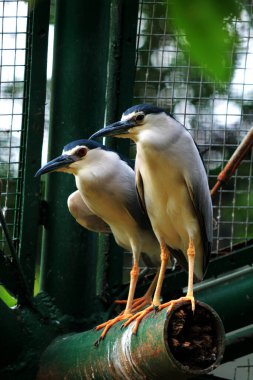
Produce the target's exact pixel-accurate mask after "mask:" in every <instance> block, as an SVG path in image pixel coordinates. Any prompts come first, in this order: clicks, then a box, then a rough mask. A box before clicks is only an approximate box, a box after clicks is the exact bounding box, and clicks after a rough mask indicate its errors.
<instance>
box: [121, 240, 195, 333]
mask: <svg viewBox="0 0 253 380" xmlns="http://www.w3.org/2000/svg"><path fill="white" fill-rule="evenodd" d="M161 248H162V250H161V258H162V257H163V259H162V265H161V269H160V274H159V278H160V279H161V278H162V280H163V277H164V273H163V274H161V272H163V270H164V268H162V267H163V260H164V259H165V262H166V251H167V253H168V250H167V247H166V245H165V244H164V243H163V245H162V244H161ZM187 256H188V271H189V273H188V290H187V294H186V296H185V297H180V298H179V299H176V300H171V301H169V302H166V303H163V304H162V305H161V304H160V305H159V306H158V307H157V309H158V311H160V310H162V309H164V308H166V307H169V309H168V313H169V312H170V311H171V310H172V309H173V306H174V305H175V304H177V303H179V302H182V301H191V304H192V311H194V310H195V299H194V296H193V273H194V259H195V247H194V243H193V240H192V239H190V240H189V246H188V250H187ZM160 275H161V276H160ZM162 276H163V277H162ZM161 285H162V281H161V283H160V282H159V279H158V283H157V287H156V292H155V296H156V297H157V298H156V299H155V296H154V300H153V305H157V302H158V301H159V303H160V292H161ZM152 310H154V306H149V307H147V308H146V309H144V310H143V311H140V312H139V313H136V314H135V315H133V316H132V317H131V318H130V319H128V320H127V321H126V322H125V323H124V324H123V326H124V327H126V326H128V325H129V324H130V323H131V322H132V321H134V320H135V326H134V329H133V333H134V334H136V333H137V330H138V327H139V324H140V322H141V321H142V319H143V318H144V317H145V315H147V314H149V313H150V312H151V311H152Z"/></svg>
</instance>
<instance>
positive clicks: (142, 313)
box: [122, 296, 195, 335]
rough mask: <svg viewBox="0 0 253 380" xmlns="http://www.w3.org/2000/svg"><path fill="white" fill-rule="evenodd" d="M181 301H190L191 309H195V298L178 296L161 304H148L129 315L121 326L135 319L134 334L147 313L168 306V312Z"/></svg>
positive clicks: (125, 325)
mask: <svg viewBox="0 0 253 380" xmlns="http://www.w3.org/2000/svg"><path fill="white" fill-rule="evenodd" d="M182 301H190V302H191V304H192V311H194V310H195V299H194V297H192V296H185V297H180V298H178V299H177V300H171V301H169V302H166V303H163V304H161V305H159V306H155V305H151V306H148V307H147V308H146V309H144V310H142V311H139V312H138V313H136V314H134V315H133V316H132V317H130V318H129V319H128V320H127V321H126V322H125V323H124V324H123V325H122V327H127V326H128V325H130V323H131V322H133V321H135V326H134V329H133V334H135V335H136V334H137V331H138V327H139V324H140V323H141V321H142V319H143V318H144V317H145V316H146V315H147V314H149V313H150V312H151V311H153V310H155V311H156V312H159V311H161V310H163V309H165V308H166V307H168V308H169V309H168V312H167V313H168V314H169V313H170V312H171V310H172V309H173V307H174V305H176V304H177V303H180V302H182Z"/></svg>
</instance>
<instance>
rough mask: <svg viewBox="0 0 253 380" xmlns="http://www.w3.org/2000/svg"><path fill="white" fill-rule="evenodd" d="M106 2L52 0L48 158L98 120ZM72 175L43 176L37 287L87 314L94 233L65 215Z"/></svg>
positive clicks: (91, 300) (92, 301) (92, 306)
mask: <svg viewBox="0 0 253 380" xmlns="http://www.w3.org/2000/svg"><path fill="white" fill-rule="evenodd" d="M109 17H110V1H109V0H107V1H103V2H101V1H99V0H93V1H82V0H79V1H77V0H76V1H74V2H73V1H72V2H69V1H67V0H57V1H56V19H55V41H54V63H53V77H52V99H51V125H50V143H49V158H53V157H55V156H56V155H59V154H60V153H61V151H62V148H63V146H64V145H65V144H66V143H68V142H70V141H72V140H75V139H79V138H87V137H88V136H89V135H90V134H91V133H92V132H93V131H94V130H97V128H100V127H101V126H102V125H103V123H104V111H105V91H106V81H107V59H108V41H109ZM74 190H75V183H74V178H73V176H67V175H66V174H63V173H53V174H50V175H49V176H48V177H47V191H46V196H47V201H48V205H49V219H48V226H47V229H46V233H45V244H44V253H43V259H42V288H43V290H45V291H47V292H48V293H49V294H50V295H51V296H52V297H53V298H54V299H55V303H56V305H57V306H58V307H60V308H61V310H62V311H63V312H64V313H67V314H70V315H74V316H76V317H80V316H89V315H90V314H91V313H92V312H93V311H94V310H98V303H99V301H98V302H97V304H96V294H95V289H96V273H95V270H94V268H95V267H96V261H97V257H96V256H97V245H98V244H97V242H98V238H97V235H96V234H92V233H90V232H88V231H86V230H85V229H83V228H82V227H80V226H79V225H77V223H76V221H75V220H74V219H73V218H72V217H71V215H70V214H69V211H68V209H67V204H66V202H67V198H68V196H69V195H70V194H71V192H73V191H74Z"/></svg>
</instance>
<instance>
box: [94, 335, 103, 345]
mask: <svg viewBox="0 0 253 380" xmlns="http://www.w3.org/2000/svg"><path fill="white" fill-rule="evenodd" d="M103 339H104V338H101V336H100V337H99V338H98V339H97V340H96V342H95V343H94V346H95V347H98V346H99V343H100V342H101V340H103Z"/></svg>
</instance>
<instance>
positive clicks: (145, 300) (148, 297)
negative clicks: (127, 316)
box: [115, 272, 158, 313]
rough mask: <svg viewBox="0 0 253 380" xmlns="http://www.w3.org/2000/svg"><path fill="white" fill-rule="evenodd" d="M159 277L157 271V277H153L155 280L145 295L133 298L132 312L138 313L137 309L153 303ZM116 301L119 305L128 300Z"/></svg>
mask: <svg viewBox="0 0 253 380" xmlns="http://www.w3.org/2000/svg"><path fill="white" fill-rule="evenodd" d="M157 279H158V272H157V273H156V275H155V277H154V278H153V281H152V282H151V284H150V286H149V288H148V290H147V291H146V293H145V294H144V296H142V297H140V298H135V299H134V300H133V303H132V309H131V312H132V313H136V312H137V311H139V310H141V309H143V307H145V306H147V305H150V304H151V303H152V295H153V292H154V290H155V287H156V283H157ZM115 303H116V304H118V305H123V304H126V303H127V301H126V300H116V301H115Z"/></svg>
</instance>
